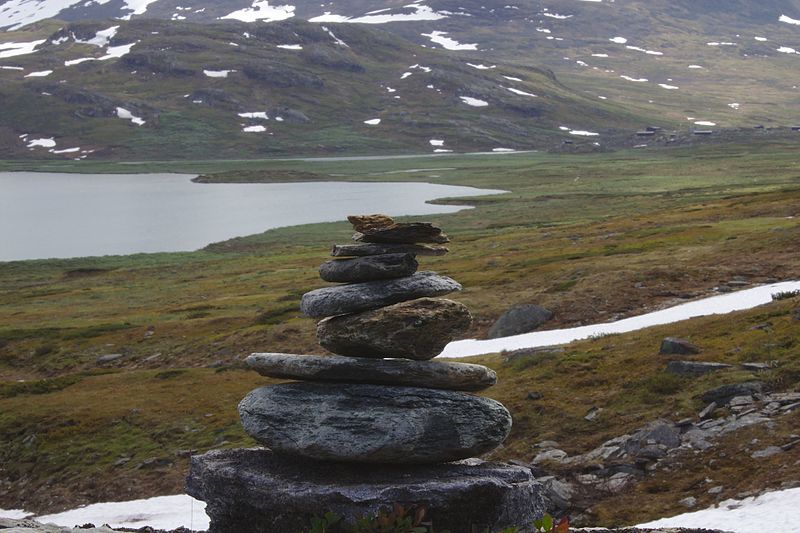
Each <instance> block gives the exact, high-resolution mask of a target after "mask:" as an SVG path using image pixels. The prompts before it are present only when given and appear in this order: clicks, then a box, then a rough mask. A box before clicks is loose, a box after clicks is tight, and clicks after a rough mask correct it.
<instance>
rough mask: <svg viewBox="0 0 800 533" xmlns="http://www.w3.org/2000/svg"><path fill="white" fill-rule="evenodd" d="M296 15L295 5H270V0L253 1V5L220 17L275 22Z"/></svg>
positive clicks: (244, 20)
mask: <svg viewBox="0 0 800 533" xmlns="http://www.w3.org/2000/svg"><path fill="white" fill-rule="evenodd" d="M293 16H294V6H290V5H280V6H270V5H269V1H268V0H263V1H259V0H256V1H254V2H253V4H252V6H251V7H246V8H244V9H239V10H238V11H234V12H232V13H228V14H227V15H225V16H224V17H220V19H234V20H241V21H242V22H255V21H257V20H263V21H264V22H275V21H278V20H286V19H289V18H292V17H293Z"/></svg>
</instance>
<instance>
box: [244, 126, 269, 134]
mask: <svg viewBox="0 0 800 533" xmlns="http://www.w3.org/2000/svg"><path fill="white" fill-rule="evenodd" d="M242 131H243V132H245V133H262V132H264V131H267V128H265V127H264V126H262V125H260V124H259V125H257V126H245V127H243V128H242Z"/></svg>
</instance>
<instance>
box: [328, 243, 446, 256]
mask: <svg viewBox="0 0 800 533" xmlns="http://www.w3.org/2000/svg"><path fill="white" fill-rule="evenodd" d="M449 251H450V250H448V249H447V248H445V247H444V246H426V245H424V244H378V243H363V244H334V245H333V248H332V249H331V255H332V256H333V257H364V256H368V255H380V254H412V255H444V254H446V253H447V252H449Z"/></svg>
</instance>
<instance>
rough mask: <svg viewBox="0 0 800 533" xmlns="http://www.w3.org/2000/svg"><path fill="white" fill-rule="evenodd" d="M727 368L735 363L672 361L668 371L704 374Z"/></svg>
mask: <svg viewBox="0 0 800 533" xmlns="http://www.w3.org/2000/svg"><path fill="white" fill-rule="evenodd" d="M726 368H733V365H726V364H725V363H712V362H708V361H670V362H669V363H667V372H669V373H670V374H677V375H679V376H702V375H703V374H708V373H709V372H716V371H717V370H725V369H726Z"/></svg>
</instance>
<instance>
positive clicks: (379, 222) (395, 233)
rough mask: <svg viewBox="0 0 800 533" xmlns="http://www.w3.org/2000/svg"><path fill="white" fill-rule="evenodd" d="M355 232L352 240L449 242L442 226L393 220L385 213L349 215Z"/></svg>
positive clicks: (348, 218) (403, 242)
mask: <svg viewBox="0 0 800 533" xmlns="http://www.w3.org/2000/svg"><path fill="white" fill-rule="evenodd" d="M347 220H349V221H350V223H351V224H352V225H353V229H355V230H356V234H355V235H353V240H356V241H362V242H378V243H402V244H405V243H418V242H425V243H437V244H442V243H446V242H450V239H448V238H447V235H445V234H444V233H442V228H439V227H437V226H434V225H433V224H431V223H430V222H410V223H403V222H395V221H394V220H393V219H392V218H391V217H388V216H386V215H358V216H349V217H347Z"/></svg>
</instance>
